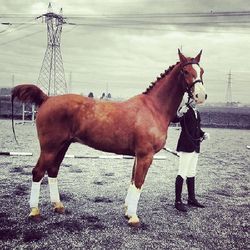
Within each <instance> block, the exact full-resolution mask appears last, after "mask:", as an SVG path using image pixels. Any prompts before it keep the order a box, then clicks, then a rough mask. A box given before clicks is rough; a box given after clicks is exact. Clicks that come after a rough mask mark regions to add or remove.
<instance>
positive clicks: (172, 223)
mask: <svg viewBox="0 0 250 250" xmlns="http://www.w3.org/2000/svg"><path fill="white" fill-rule="evenodd" d="M204 130H206V131H207V132H209V133H210V135H211V139H210V141H205V142H203V144H202V153H201V155H200V158H199V164H198V165H199V166H198V173H197V194H198V195H197V197H198V199H199V200H200V201H201V202H202V203H204V204H205V205H206V208H204V209H196V208H188V213H186V214H184V213H181V212H178V211H177V210H175V209H174V207H173V203H174V181H175V176H176V173H177V164H178V158H177V157H176V156H174V155H172V154H170V153H167V152H165V151H162V152H160V153H159V154H160V155H163V156H166V157H167V159H165V160H155V161H154V162H153V164H152V166H151V168H150V170H149V173H148V175H147V179H146V183H145V185H144V187H143V192H142V195H141V199H140V201H139V207H138V214H139V216H140V218H141V222H142V224H141V227H140V228H131V227H129V226H128V225H127V220H126V219H125V218H124V215H123V203H124V198H125V195H126V191H127V188H128V184H129V180H130V176H131V171H132V165H133V160H131V159H69V158H67V159H64V161H63V163H62V166H61V169H60V174H59V188H60V193H61V199H62V201H63V203H64V205H65V207H66V212H65V214H63V215H59V214H54V213H53V211H52V208H51V204H50V201H49V193H48V185H47V177H45V178H44V180H43V185H42V186H41V196H40V197H41V198H40V208H41V213H42V219H41V221H40V222H33V221H29V220H28V214H29V205H28V200H29V193H30V187H31V171H32V167H33V166H34V164H35V163H36V160H37V158H38V154H39V144H38V140H37V137H36V130H35V126H33V125H31V124H26V125H16V133H17V138H18V141H19V145H17V144H16V143H15V142H14V139H13V134H12V130H11V121H10V120H0V133H1V134H0V138H1V139H0V151H1V152H3V151H25V152H32V153H33V156H19V157H17V156H0V249H247V248H248V247H249V243H250V242H249V212H250V210H249V167H250V150H249V149H247V148H246V145H249V144H250V130H227V129H208V128H207V129H204ZM179 132H180V131H179V130H177V129H176V128H170V129H169V138H168V142H167V146H168V147H170V148H173V149H174V148H175V145H176V142H177V138H178V135H179ZM68 153H69V154H77V155H89V156H90V155H92V156H94V155H100V154H106V153H104V152H99V151H95V150H92V149H90V148H88V147H86V146H83V145H80V144H74V145H72V146H71V147H70V149H69V151H68ZM186 195H187V191H186V188H184V194H183V197H184V200H185V199H186ZM185 202H186V201H185Z"/></svg>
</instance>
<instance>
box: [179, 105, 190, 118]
mask: <svg viewBox="0 0 250 250" xmlns="http://www.w3.org/2000/svg"><path fill="white" fill-rule="evenodd" d="M187 111H188V107H187V106H186V105H184V106H182V107H181V108H180V109H179V110H178V113H177V115H178V117H182V116H183V115H184V114H185V113H186V112H187Z"/></svg>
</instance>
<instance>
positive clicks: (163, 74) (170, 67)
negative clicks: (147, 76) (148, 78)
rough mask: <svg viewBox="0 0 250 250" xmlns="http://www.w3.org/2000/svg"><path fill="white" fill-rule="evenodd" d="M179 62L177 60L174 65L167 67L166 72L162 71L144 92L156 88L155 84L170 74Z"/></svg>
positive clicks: (146, 92)
mask: <svg viewBox="0 0 250 250" xmlns="http://www.w3.org/2000/svg"><path fill="white" fill-rule="evenodd" d="M178 63H179V62H177V63H176V64H174V65H172V66H169V68H168V69H166V70H165V72H164V73H161V74H160V76H158V77H157V78H156V80H155V81H154V82H151V84H150V85H149V86H148V88H147V89H146V90H145V91H144V92H143V93H142V94H148V93H149V92H150V91H151V90H152V89H153V88H154V86H155V85H156V84H157V83H158V82H159V81H160V80H161V79H162V78H163V77H165V76H166V75H168V74H169V73H170V72H171V71H172V69H173V68H174V67H175V66H176V65H177V64H178Z"/></svg>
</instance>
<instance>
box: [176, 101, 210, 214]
mask: <svg viewBox="0 0 250 250" xmlns="http://www.w3.org/2000/svg"><path fill="white" fill-rule="evenodd" d="M200 121H201V118H200V114H199V112H198V110H197V108H196V102H195V101H194V100H192V99H191V101H190V100H189V101H188V102H187V103H186V104H185V105H184V106H183V107H181V108H180V109H179V111H178V113H177V116H176V117H175V119H174V120H173V122H175V123H176V122H180V125H181V133H180V137H179V140H178V144H177V149H176V150H177V151H178V152H179V156H180V157H179V167H178V174H177V177H176V181H175V208H176V209H177V210H179V211H182V212H187V209H186V207H185V205H184V204H183V203H182V199H181V196H182V186H183V182H184V180H186V183H187V190H188V205H190V206H194V207H200V208H204V205H202V204H201V203H200V202H198V201H197V199H196V196H195V175H196V167H197V162H198V156H199V153H200V143H201V142H202V141H203V140H206V139H209V134H208V133H205V132H203V131H202V130H201V127H200Z"/></svg>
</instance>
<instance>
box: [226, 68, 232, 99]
mask: <svg viewBox="0 0 250 250" xmlns="http://www.w3.org/2000/svg"><path fill="white" fill-rule="evenodd" d="M232 101H233V99H232V73H231V70H230V71H229V74H228V81H227V91H226V103H227V104H232Z"/></svg>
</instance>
